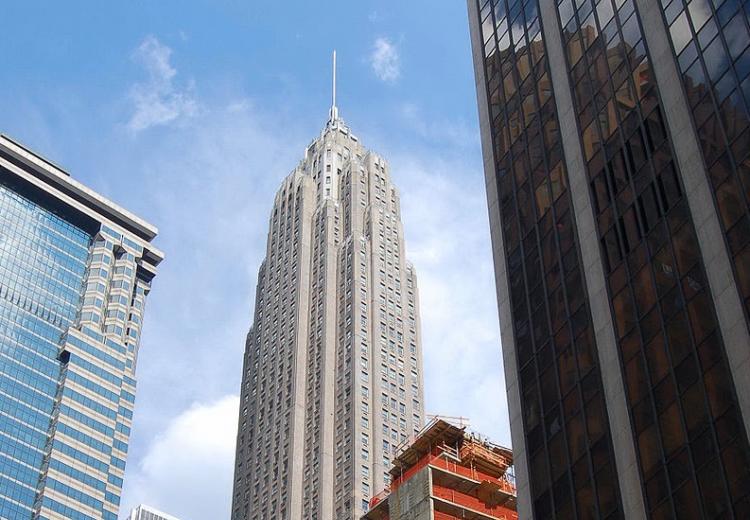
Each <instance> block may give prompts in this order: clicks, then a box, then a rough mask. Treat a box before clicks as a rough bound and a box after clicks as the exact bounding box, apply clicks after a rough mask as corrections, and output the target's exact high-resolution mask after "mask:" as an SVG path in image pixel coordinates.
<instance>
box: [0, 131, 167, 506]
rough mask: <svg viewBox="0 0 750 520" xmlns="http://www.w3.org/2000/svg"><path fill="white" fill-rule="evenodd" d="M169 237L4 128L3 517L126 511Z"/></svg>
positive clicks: (0, 289) (0, 145) (0, 193)
mask: <svg viewBox="0 0 750 520" xmlns="http://www.w3.org/2000/svg"><path fill="white" fill-rule="evenodd" d="M155 236H156V228H154V227H153V226H151V225H150V224H148V223H146V222H144V221H143V220H141V219H139V218H138V217H136V216H135V215H133V214H131V213H129V212H127V211H126V210H124V209H123V208H121V207H119V206H117V205H115V204H114V203H112V202H110V201H108V200H106V199H105V198H103V197H102V196H100V195H98V194H96V193H94V192H93V191H91V190H90V189H88V188H86V187H85V186H83V185H82V184H80V183H79V182H77V181H75V180H74V179H72V178H71V177H70V176H69V175H68V174H67V173H66V172H65V171H63V170H62V169H60V168H59V167H58V166H56V165H54V164H53V163H51V162H49V161H47V160H46V159H44V158H42V157H41V156H39V155H37V154H35V153H34V152H32V151H30V150H28V149H26V148H24V147H23V146H21V145H20V144H18V143H16V142H14V141H13V140H11V139H9V138H7V137H5V136H2V137H0V518H34V519H37V518H39V519H42V518H76V519H81V520H89V519H104V520H117V513H118V510H119V501H120V493H121V489H122V479H123V474H124V469H125V459H126V457H127V451H128V437H129V435H130V425H131V421H132V418H133V403H134V398H135V386H136V381H135V363H136V359H137V357H138V344H139V339H140V332H141V326H142V322H143V309H144V304H145V298H146V295H147V294H148V292H149V288H150V286H151V280H152V279H153V277H154V275H155V273H156V266H157V265H158V264H159V262H160V261H161V260H162V258H163V255H162V254H161V252H159V250H157V249H156V248H154V247H153V246H152V245H151V244H150V242H151V240H152V239H153V238H154V237H155Z"/></svg>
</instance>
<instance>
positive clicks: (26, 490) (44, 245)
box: [0, 185, 92, 518]
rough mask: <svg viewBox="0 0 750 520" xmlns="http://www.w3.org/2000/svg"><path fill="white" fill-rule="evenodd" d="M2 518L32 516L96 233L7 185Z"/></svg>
mask: <svg viewBox="0 0 750 520" xmlns="http://www.w3.org/2000/svg"><path fill="white" fill-rule="evenodd" d="M0 229H2V242H1V243H0V349H1V350H0V403H2V404H0V410H1V411H2V416H0V461H2V462H1V463H0V483H1V485H0V490H2V491H0V517H2V518H31V512H32V508H33V505H34V499H35V495H36V487H37V484H38V483H39V477H40V470H41V467H42V462H43V460H44V455H45V447H46V445H47V437H48V434H49V428H50V417H51V416H52V412H53V409H54V401H55V396H56V394H57V382H58V381H59V379H60V362H59V360H58V354H59V350H60V341H61V338H62V336H63V334H64V332H65V331H66V329H67V327H68V326H70V324H71V323H73V322H74V320H75V318H76V315H77V313H78V307H79V302H80V299H81V295H82V292H83V281H84V277H85V274H86V260H87V258H88V250H89V245H90V243H91V241H92V237H91V235H90V234H88V233H86V232H85V231H83V230H81V229H78V228H77V227H75V226H72V225H71V224H69V223H68V222H66V221H65V220H63V219H61V218H59V217H57V216H56V215H54V214H52V213H50V212H49V211H47V210H45V209H43V208H41V207H39V206H38V205H37V204H34V203H33V202H31V201H29V200H27V199H25V198H23V197H21V196H20V195H18V194H17V193H15V192H13V191H11V190H10V189H9V188H7V187H6V186H2V185H0Z"/></svg>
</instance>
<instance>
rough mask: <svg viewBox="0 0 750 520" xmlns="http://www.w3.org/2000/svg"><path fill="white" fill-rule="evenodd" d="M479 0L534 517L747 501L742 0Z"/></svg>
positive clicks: (749, 340)
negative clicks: (595, 0) (687, 2)
mask: <svg viewBox="0 0 750 520" xmlns="http://www.w3.org/2000/svg"><path fill="white" fill-rule="evenodd" d="M686 5H687V4H686V2H683V0H672V1H671V2H670V0H662V1H661V2H655V1H653V0H599V1H597V2H594V1H591V0H576V1H573V0H557V1H537V0H530V1H526V2H521V1H506V0H486V1H485V0H468V7H469V22H470V27H471V37H472V48H473V54H474V68H475V73H476V82H477V96H478V102H479V115H480V126H481V135H482V149H483V153H484V158H485V177H486V185H487V194H488V204H489V213H490V222H491V229H492V241H493V247H494V256H495V270H496V279H497V286H498V302H499V311H500V325H501V332H502V341H503V355H504V361H505V372H506V383H507V390H508V398H509V408H510V419H511V432H512V437H513V450H514V453H515V456H516V459H515V460H516V478H517V484H518V500H519V513H520V515H521V517H522V518H530V517H531V516H532V515H534V516H535V517H537V518H572V517H575V518H591V517H598V518H622V517H623V516H624V517H626V518H643V517H649V518H715V517H721V518H748V517H750V455H749V453H750V447H749V446H748V427H749V426H750V336H749V333H748V329H749V325H750V321H748V315H749V312H748V303H749V302H750V300H748V297H749V296H750V283H748V280H750V220H749V217H750V213H749V212H748V196H750V161H749V158H748V153H749V152H750V147H749V146H748V142H749V140H750V138H749V137H748V136H750V130H749V129H748V127H750V124H749V123H750V121H749V120H748V103H749V102H750V90H749V89H748V85H750V79H748V77H747V76H748V73H749V72H750V49H748V43H750V38H749V37H748V34H749V32H748V9H747V5H745V6H744V8H743V7H742V6H741V5H740V2H733V1H725V2H722V1H721V0H714V1H711V2H708V1H704V0H693V1H692V2H690V3H689V5H687V8H686Z"/></svg>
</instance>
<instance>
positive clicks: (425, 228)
mask: <svg viewBox="0 0 750 520" xmlns="http://www.w3.org/2000/svg"><path fill="white" fill-rule="evenodd" d="M389 163H390V165H391V168H392V170H393V172H394V174H393V175H394V181H395V183H396V184H397V186H398V187H399V192H400V194H401V204H402V213H403V222H404V232H405V234H406V240H407V242H406V248H407V257H408V258H409V259H410V260H411V261H412V262H413V263H414V265H415V267H416V269H417V279H418V288H419V297H420V313H421V321H422V347H423V357H424V370H425V377H424V380H425V395H426V406H427V411H428V413H433V414H440V415H453V416H464V417H467V418H469V419H470V421H471V428H472V429H475V430H476V431H478V432H480V433H482V434H484V435H487V436H489V437H490V438H491V439H493V440H494V441H496V442H499V443H503V444H506V445H508V446H510V431H509V428H508V419H507V417H508V415H507V414H508V412H507V401H506V396H505V391H504V388H505V383H504V375H503V368H502V366H503V365H502V356H501V352H500V331H499V324H498V319H497V303H496V300H495V290H494V283H495V280H494V270H493V263H492V252H491V247H490V243H489V222H488V217H487V205H486V199H485V194H484V182H483V176H482V172H481V167H480V166H479V165H474V164H472V161H471V160H464V159H460V158H456V159H451V158H445V157H440V156H437V155H430V154H428V153H423V152H418V153H413V152H411V151H410V152H405V153H403V154H402V153H398V152H397V153H395V154H393V155H391V157H389Z"/></svg>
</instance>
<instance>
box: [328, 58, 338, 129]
mask: <svg viewBox="0 0 750 520" xmlns="http://www.w3.org/2000/svg"><path fill="white" fill-rule="evenodd" d="M329 118H330V121H331V122H333V121H336V120H337V119H338V118H339V109H338V108H337V107H336V51H335V50H334V51H333V96H332V99H331V112H330V114H329Z"/></svg>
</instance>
